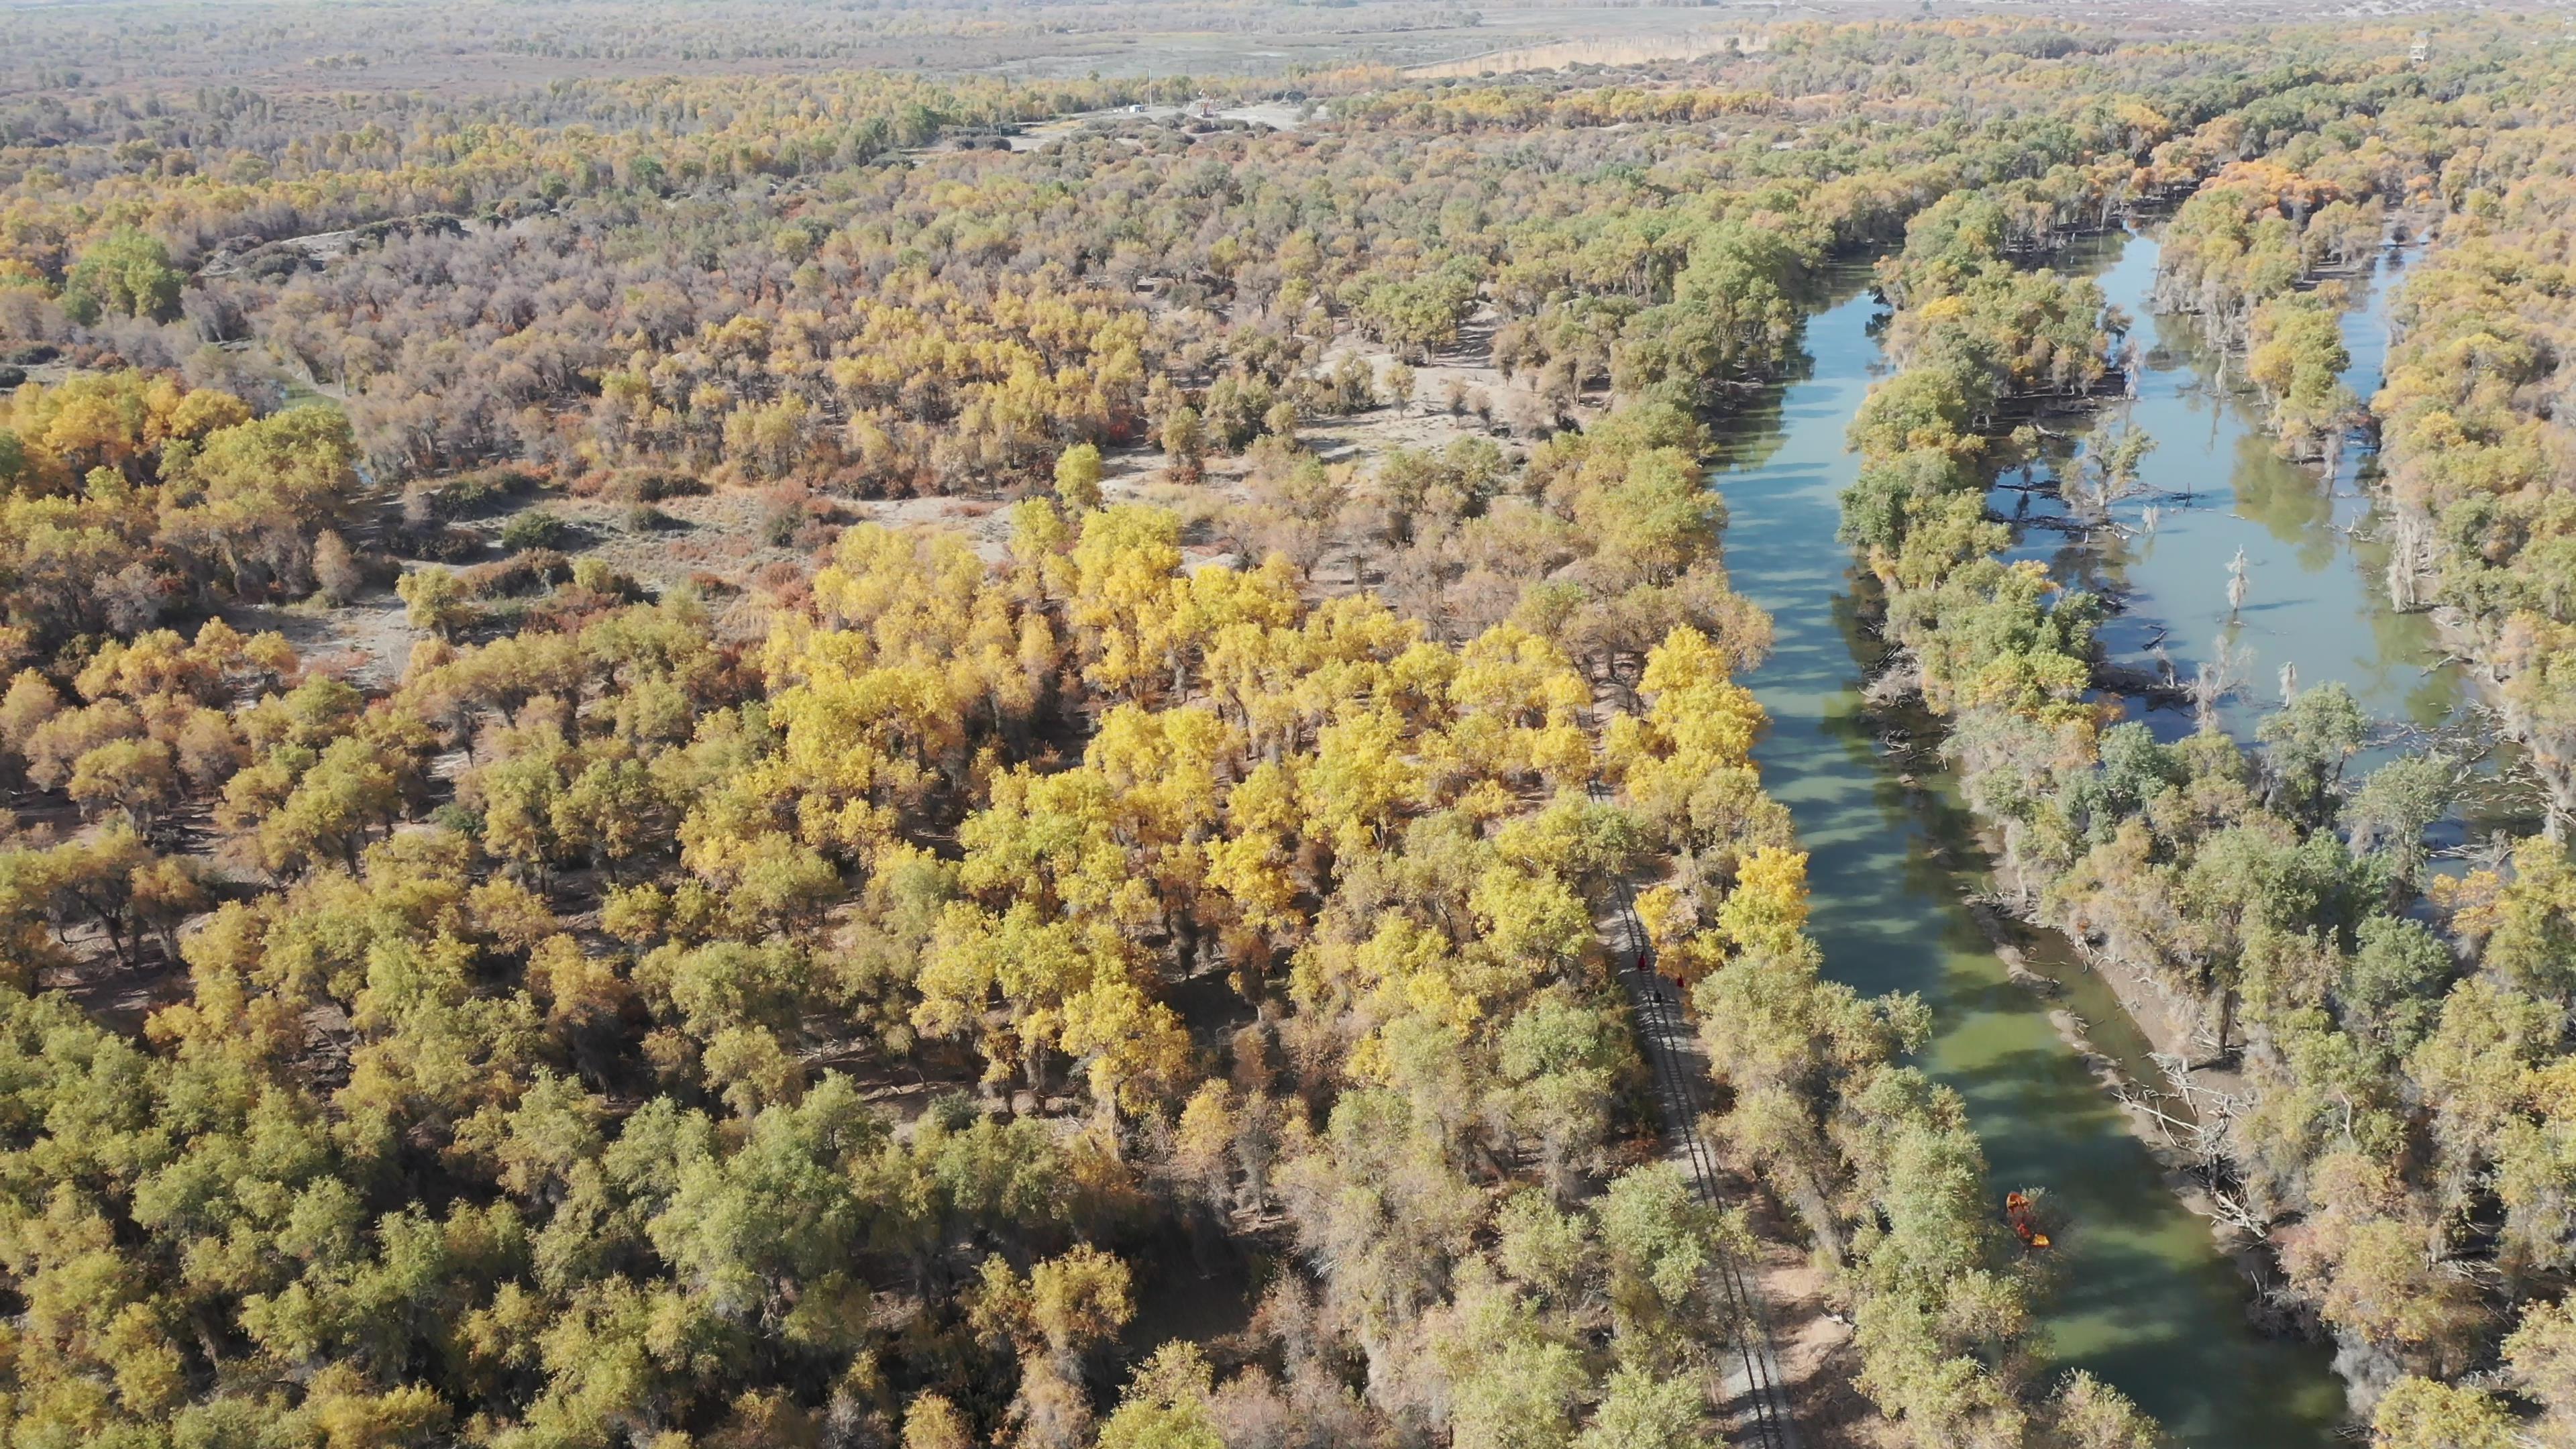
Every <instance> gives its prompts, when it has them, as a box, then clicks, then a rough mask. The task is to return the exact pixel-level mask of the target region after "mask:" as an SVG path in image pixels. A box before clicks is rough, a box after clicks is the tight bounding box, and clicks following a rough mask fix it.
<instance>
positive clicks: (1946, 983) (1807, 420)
mask: <svg viewBox="0 0 2576 1449" xmlns="http://www.w3.org/2000/svg"><path fill="white" fill-rule="evenodd" d="M2145 250H2146V249H2145V248H2143V247H2132V248H2130V252H2131V255H2130V256H2128V257H2124V258H2122V259H2121V260H2120V261H2117V262H2114V263H2113V265H2112V274H2111V275H2108V276H2106V278H2105V280H2106V283H2116V282H2118V281H2120V280H2121V279H2120V278H2119V277H2118V275H2117V274H2118V273H2119V272H2120V270H2121V268H2122V266H2123V265H2126V264H2135V263H2136V262H2137V257H2136V255H2135V254H2136V253H2139V252H2143V251H2145ZM2146 264H2147V265H2149V266H2151V265H2152V260H2151V259H2149V260H2148V261H2147V263H2146ZM1859 281H1860V278H1859V277H1858V275H1857V274H1851V275H1847V276H1846V277H1845V278H1844V279H1843V285H1842V286H1841V287H1840V288H1839V289H1837V290H1836V292H1835V294H1834V295H1837V296H1839V297H1840V298H1842V300H1840V301H1838V302H1836V303H1834V304H1833V305H1831V306H1828V307H1826V308H1825V309H1824V310H1822V311H1820V312H1818V313H1816V314H1814V315H1813V316H1811V317H1810V318H1809V320H1808V323H1807V331H1806V348H1807V352H1808V355H1809V357H1810V359H1811V361H1812V367H1811V369H1810V370H1809V373H1808V375H1807V376H1806V377H1804V378H1803V379H1801V380H1798V381H1795V382H1792V383H1790V384H1788V385H1786V386H1785V387H1782V388H1779V389H1777V390H1776V391H1775V394H1774V398H1775V399H1776V404H1775V405H1770V406H1764V407H1759V408H1755V409H1752V410H1750V411H1749V413H1748V415H1747V417H1746V418H1745V419H1744V422H1743V425H1742V426H1741V427H1740V428H1739V429H1738V431H1737V435H1736V437H1735V438H1734V440H1733V443H1732V446H1731V448H1730V450H1729V452H1728V453H1727V454H1726V455H1724V456H1723V457H1722V458H1721V460H1720V463H1719V467H1718V470H1717V473H1716V475H1715V477H1714V479H1713V481H1714V484H1715V486H1716V487H1717V488H1718V489H1719V490H1720V491H1721V492H1722V493H1723V494H1724V495H1725V497H1726V500H1727V504H1728V508H1729V512H1730V522H1729V525H1728V535H1727V568H1728V571H1729V573H1730V575H1731V576H1732V578H1733V580H1734V584H1735V587H1736V588H1737V589H1738V590H1740V591H1741V592H1743V593H1744V594H1745V595H1746V596H1748V597H1750V598H1751V599H1753V600H1754V601H1755V602H1756V603H1758V604H1760V605H1762V606H1763V607H1764V608H1766V609H1768V610H1770V611H1771V614H1772V617H1773V619H1774V621H1775V624H1776V629H1777V643H1776V647H1775V650H1774V652H1773V654H1772V656H1771V658H1770V659H1769V660H1768V661H1767V662H1766V663H1765V664H1764V665H1763V667H1762V668H1761V669H1759V670H1757V671H1755V672H1754V673H1753V674H1751V675H1750V676H1748V677H1747V678H1746V679H1745V681H1744V683H1745V684H1746V685H1747V686H1749V687H1750V688H1751V689H1752V690H1753V691H1754V693H1755V694H1756V695H1757V696H1758V697H1759V698H1760V699H1761V701H1762V703H1763V705H1764V707H1765V708H1767V709H1768V710H1769V711H1770V714H1771V721H1772V723H1771V729H1770V732H1769V733H1768V735H1767V736H1766V737H1765V738H1764V740H1763V742H1762V744H1761V745H1760V747H1759V748H1758V749H1757V750H1756V751H1755V755H1756V759H1757V761H1758V763H1759V764H1760V766H1761V769H1762V774H1763V778H1764V780H1765V782H1766V784H1767V785H1768V786H1769V788H1770V790H1771V792H1772V794H1774V795H1775V796H1777V797H1778V798H1779V799H1780V800H1781V802H1782V803H1784V804H1785V805H1787V806H1788V808H1789V810H1790V812H1791V813H1792V815H1793V816H1794V817H1795V818H1796V821H1797V826H1798V832H1799V836H1800V840H1801V843H1802V844H1803V845H1804V846H1805V848H1806V849H1807V850H1808V851H1809V852H1810V862H1809V879H1810V884H1811V886H1812V889H1813V892H1814V900H1813V907H1814V917H1813V922H1812V928H1813V930H1814V933H1815V936H1816V939H1817V940H1818V942H1819V944H1820V945H1821V946H1822V947H1823V949H1824V953H1825V962H1826V968H1825V969H1826V971H1827V973H1828V974H1829V975H1831V976H1832V977H1834V978H1835V979H1837V980H1841V981H1845V982H1848V983H1850V984H1851V985H1852V986H1854V987H1856V988H1858V989H1860V990H1862V991H1865V992H1885V991H1913V992H1917V993H1920V994H1921V995H1922V997H1923V998H1924V1000H1925V1001H1926V1002H1927V1003H1928V1004H1929V1005H1930V1007H1931V1008H1932V1012H1933V1018H1934V1038H1933V1040H1932V1042H1931V1043H1930V1044H1929V1046H1928V1047H1927V1048H1926V1050H1925V1052H1924V1053H1923V1056H1922V1065H1923V1066H1924V1067H1925V1069H1926V1070H1927V1071H1929V1072H1931V1073H1932V1074H1933V1075H1934V1076H1935V1077H1936V1078H1938V1079H1939V1080H1941V1081H1942V1082H1944V1083H1946V1084H1948V1085H1949V1086H1951V1087H1953V1088H1955V1089H1957V1090H1958V1091H1959V1093H1960V1094H1961V1095H1962V1096H1963V1097H1964V1098H1965V1099H1966V1101H1967V1104H1968V1110H1969V1113H1970V1116H1971V1117H1972V1119H1973V1121H1974V1124H1975V1126H1976V1129H1977V1132H1978V1134H1979V1135H1980V1136H1981V1137H1982V1138H1983V1139H1984V1142H1985V1145H1986V1151H1987V1154H1988V1156H1989V1158H1990V1159H1991V1161H1992V1164H1993V1168H1994V1192H1995V1197H1996V1199H1997V1202H1998V1207H2000V1201H2001V1198H2002V1195H2003V1194H2004V1193H2005V1192H2006V1191H2008V1190H2011V1189H2014V1188H2041V1189H2044V1190H2045V1191H2046V1193H2047V1194H2048V1200H2049V1202H2050V1204H2051V1207H2052V1210H2053V1213H2054V1215H2055V1216H2056V1217H2058V1218H2059V1219H2061V1220H2062V1221H2063V1222H2064V1223H2065V1224H2066V1230H2065V1231H2064V1232H2063V1233H2062V1234H2061V1235H2060V1239H2061V1241H2060V1247H2059V1249H2058V1250H2057V1251H2056V1252H2054V1253H2053V1254H2052V1255H2051V1267H2052V1270H2053V1273H2054V1275H2055V1276H2056V1278H2057V1280H2058V1284H2057V1288H2056V1291H2055V1292H2054V1293H2053V1294H2052V1295H2051V1296H2050V1298H2049V1301H2048V1302H2047V1304H2046V1305H2045V1310H2044V1312H2043V1313H2042V1315H2041V1321H2040V1327H2041V1330H2042V1333H2041V1337H2042V1340H2043V1343H2044V1346H2045V1351H2046V1353H2047V1355H2048V1357H2049V1359H2050V1361H2051V1362H2052V1363H2053V1364H2055V1365H2057V1366H2060V1367H2065V1368H2084V1369H2089V1370H2091V1371H2093V1372H2095V1373H2098V1374H2100V1375H2101V1376H2102V1377H2104V1378H2106V1379H2108V1380H2109V1381H2111V1382H2112V1383H2114V1384H2116V1385H2118V1386H2119V1387H2120V1388H2121V1389H2123V1390H2124V1391H2126V1392H2127V1393H2129V1394H2130V1395H2131V1396H2132V1397H2133V1398H2135V1399H2136V1400H2137V1401H2138V1402H2139V1404H2140V1405H2141V1406H2143V1407H2144V1408H2145V1409H2147V1410H2148V1412H2150V1413H2152V1414H2154V1415H2155V1416H2156V1417H2157V1418H2159V1419H2160V1420H2162V1421H2163V1422H2164V1423H2165V1424H2166V1425H2167V1426H2168V1427H2170V1428H2171V1429H2172V1430H2173V1431H2174V1432H2175V1435H2176V1437H2177V1439H2178V1441H2180V1442H2182V1443H2186V1444H2190V1445H2193V1446H2196V1449H2300V1446H2310V1445H2314V1446H2324V1445H2326V1444H2329V1443H2331V1442H2333V1440H2334V1436H2333V1433H2332V1429H2333V1426H2334V1424H2335V1423H2336V1422H2337V1421H2338V1419H2339V1418H2340V1417H2341V1414H2342V1410H2343V1393H2342V1388H2341V1385H2340V1383H2339V1382H2338V1381H2337V1380H2336V1378H2335V1377H2334V1376H2333V1374H2332V1372H2331V1370H2330V1367H2329V1359H2328V1355H2327V1353H2326V1351H2325V1350H2324V1349H2323V1348H2321V1347H2318V1346H2316V1345H2310V1344H2303V1343H2295V1342H2289V1341H2285V1340H2280V1339H2275V1338H2270V1337H2266V1336H2265V1335H2263V1334H2261V1333H2259V1332H2257V1331H2256V1330H2255V1329H2254V1328H2253V1327H2252V1326H2251V1324H2250V1323H2249V1321H2248V1315H2247V1307H2248V1304H2249V1300H2250V1290H2249V1289H2248V1287H2247V1285H2246V1284H2245V1282H2244V1280H2243V1279H2242V1278H2241V1277H2240V1276H2239V1275H2238V1274H2237V1273H2236V1272H2235V1270H2234V1269H2233V1267H2232V1266H2231V1265H2230V1264H2229V1263H2228V1261H2227V1260H2226V1258H2225V1257H2224V1256H2223V1255H2221V1254H2220V1253H2219V1251H2218V1250H2217V1248H2216V1246H2215V1243H2214V1241H2213V1239H2212V1237H2211V1234H2210V1231H2209V1228H2208V1225H2207V1224H2206V1223H2204V1222H2203V1221H2202V1220H2201V1219H2199V1218H2198V1217H2195V1216H2194V1215H2193V1214H2191V1213H2190V1212H2189V1211H2187V1210H2186V1209H2185V1208H2184V1207H2183V1206H2182V1205H2181V1203H2180V1202H2179V1201H2178V1200H2177V1199H2176V1198H2175V1196H2174V1195H2173V1193H2172V1191H2171V1190H2170V1188H2169V1187H2168V1185H2167V1183H2166V1182H2165V1180H2164V1177H2163V1175H2162V1173H2161V1171H2160V1169H2159V1168H2158V1167H2157V1165H2156V1164H2155V1162H2154V1160H2153V1159H2152V1158H2151V1157H2149V1156H2148V1154H2147V1152H2146V1149H2145V1148H2144V1147H2143V1146H2142V1145H2141V1144H2140V1143H2139V1142H2138V1141H2137V1140H2136V1139H2135V1138H2134V1137H2133V1136H2131V1135H2130V1133H2129V1131H2128V1128H2127V1125H2126V1123H2125V1122H2124V1120H2123V1118H2122V1117H2121V1115H2120V1113H2119V1111H2118V1109H2117V1108H2116V1107H2115V1106H2114V1105H2113V1103H2112V1102H2111V1100H2110V1099H2109V1098H2108V1097H2107V1096H2106V1095H2104V1093H2103V1092H2102V1090H2101V1089H2100V1087H2099V1086H2098V1085H2097V1084H2096V1083H2095V1082H2094V1081H2093V1079H2092V1078H2091V1077H2090V1076H2089V1075H2088V1074H2087V1073H2086V1071H2085V1070H2084V1068H2083V1066H2082V1063H2081V1061H2080V1060H2079V1058H2078V1057H2077V1056H2076V1054H2075V1053H2074V1051H2073V1050H2072V1049H2070V1048H2069V1047H2067V1046H2066V1045H2065V1043H2064V1042H2063V1041H2062V1040H2061V1039H2060V1038H2059V1037H2058V1035H2057V1033H2056V1031H2055V1029H2054V1028H2053V1027H2052V1026H2051V1025H2050V1022H2049V1020H2048V1016H2047V1011H2046V1007H2045V1005H2044V1004H2043V1003H2042V1002H2041V1001H2040V999H2039V998H2037V997H2036V996H2034V995H2033V994H2031V993H2030V992H2028V991H2026V990H2024V989H2023V988H2020V987H2017V986H2015V985H2013V984H2012V983H2011V982H2010V980H2009V979H2008V977H2007V974H2006V970H2005V967H2004V964H2003V962H2002V961H2001V960H2000V959H1999V958H1998V957H1997V956H1996V955H1995V953H1994V951H1993V950H1992V949H1991V948H1990V946H1989V945H1988V943H1987V941H1986V938H1985V936H1984V935H1983V933H1982V932H1981V931H1980V929H1979V928H1978V926H1977V925H1976V923H1975V921H1974V920H1973V919H1972V918H1971V917H1970V916H1969V914H1968V912H1967V910H1966V909H1965V907H1964V906H1963V904H1962V899H1963V897H1965V896H1967V895H1969V894H1971V893H1973V892H1975V891H1977V890H1979V889H1981V888H1982V886H1983V884H1984V871H1985V865H1986V862H1985V861H1984V860H1983V858H1982V857H1981V856H1980V855H1979V853H1978V851H1977V849H1976V847H1975V844H1974V841H1973V838H1972V832H1971V826H1970V822H1969V821H1968V819H1967V817H1966V816H1965V814H1964V812H1963V811H1962V810H1961V808H1960V807H1959V805H1958V803H1957V801H1956V800H1955V798H1954V797H1952V796H1951V795H1950V793H1949V792H1948V788H1947V783H1946V782H1945V781H1943V780H1941V779H1939V778H1936V777H1933V776H1929V775H1926V776H1924V777H1923V778H1922V780H1921V782H1920V784H1919V785H1918V784H1914V783H1909V782H1908V780H1907V778H1906V777H1905V776H1904V775H1903V773H1902V767H1900V766H1899V765H1898V764H1897V763H1896V762H1894V761H1892V760H1891V759H1890V758H1889V757H1888V756H1887V755H1886V754H1885V753H1884V752H1883V751H1882V750H1881V748H1880V747H1879V744H1878V742H1877V740H1876V738H1875V737H1874V733H1873V730H1872V728H1871V727H1870V725H1869V724H1868V723H1867V722H1866V721H1864V720H1863V719H1862V718H1861V715H1860V699H1859V695H1858V692H1857V691H1858V686H1859V683H1860V679H1861V674H1862V670H1863V664H1864V661H1866V660H1867V659H1869V658H1870V657H1871V656H1872V655H1873V654H1874V645H1873V644H1872V643H1871V641H1870V640H1869V639H1868V638H1867V637H1866V636H1865V635H1864V634H1863V633H1862V632H1861V631H1860V629H1859V628H1858V624H1857V620H1858V617H1859V609H1858V605H1857V603H1856V599H1855V594H1856V590H1857V588H1858V584H1857V582H1856V580H1855V578H1854V576H1853V570H1852V566H1851V557H1850V554H1849V552H1848V550H1846V549H1845V548H1844V547H1843V546H1842V545H1841V544H1840V543H1838V542H1837V541H1836V540H1835V537H1834V528H1835V523H1836V518H1837V512H1836V502H1835V499H1836V494H1837V493H1838V492H1839V490H1840V489H1841V488H1842V487H1843V486H1844V485H1845V484H1847V483H1848V482H1850V481H1851V478H1852V476H1853V474H1854V472H1855V471H1856V467H1857V463H1856V460H1855V459H1854V458H1853V457H1852V455H1851V454H1849V453H1848V452H1846V451H1845V449H1844V441H1843V440H1844V431H1845V429H1846V427H1847V426H1848V424H1849V422H1850V420H1851V417H1852V414H1853V411H1854V410H1855V409H1856V408H1857V407H1858V406H1859V404H1860V401H1861V397H1862V394H1863V393H1864V392H1865V391H1866V390H1867V389H1868V386H1869V384H1870V382H1871V381H1872V380H1873V379H1874V378H1875V377H1877V376H1880V375H1883V367H1884V363H1883V359H1882V357H1881V354H1880V349H1879V346H1878V342H1877V339H1876V336H1875V329H1874V327H1873V322H1874V320H1875V319H1876V318H1877V317H1878V316H1879V314H1880V311H1881V309H1880V308H1879V307H1878V305H1877V303H1876V302H1875V301H1874V300H1873V299H1872V298H1871V297H1870V296H1869V295H1867V294H1866V293H1864V292H1860V291H1858V285H1859ZM2219 414H2220V415H2219V416H2218V417H2217V418H2216V421H2215V423H2214V424H2212V423H2209V422H2207V421H2204V423H2203V424H2202V425H2203V426H2214V427H2215V428H2216V429H2217V430H2218V431H2219V433H2220V434H2221V435H2222V436H2221V438H2220V441H2219V442H2218V444H2216V445H2215V446H2219V447H2222V448H2224V449H2229V450H2232V449H2233V448H2234V447H2235V446H2236V445H2235V443H2234V441H2233V440H2232V439H2228V438H2226V437H2225V436H2224V434H2225V432H2226V430H2227V429H2229V428H2235V429H2237V430H2238V431H2239V432H2243V431H2245V430H2247V427H2248V424H2247V421H2246V420H2245V419H2244V418H2243V417H2241V416H2237V415H2232V414H2229V413H2228V412H2227V410H2226V409H2224V408H2222V409H2220V410H2219ZM2232 455H2233V454H2232V452H2222V453H2221V454H2220V456H2232ZM2168 456H2172V455H2168ZM2221 563H2222V565H2223V563H2224V559H2223V558H2222V560H2221ZM2222 583H2223V577H2222ZM2285 587H2286V586H2285ZM2186 667H2188V666H2186ZM2035 944H2036V945H2038V946H2039V947H2041V948H2042V949H2040V950H2039V951H2038V952H2037V953H2036V954H2037V958H2038V963H2039V964H2040V965H2041V966H2042V968H2043V969H2049V968H2050V966H2051V961H2050V959H2049V958H2050V953H2049V952H2048V951H2046V950H2045V949H2044V948H2045V946H2046V944H2047V943H2046V942H2045V941H2042V942H2039V943H2035ZM2053 974H2058V975H2060V976H2061V979H2063V980H2064V981H2065V983H2066V985H2067V987H2068V993H2067V995H2066V996H2065V997H2064V998H2062V1004H2063V1005H2064V1006H2066V1007H2067V1008H2068V1009H2070V1010H2072V1011H2074V1012H2075V1013H2076V1014H2077V1015H2078V1016H2080V1017H2082V1018H2084V1019H2085V1020H2087V1021H2088V1022H2090V1023H2091V1024H2092V1035H2093V1038H2094V1040H2095V1043H2096V1045H2097V1046H2098V1047H2100V1048H2101V1049H2103V1050H2104V1051H2106V1052H2107V1053H2109V1054H2110V1055H2112V1056H2114V1057H2116V1058H2122V1059H2127V1060H2136V1059H2139V1058H2140V1057H2142V1056H2143V1053H2144V1043H2143V1042H2141V1041H2140V1040H2139V1039H2138V1037H2137V1033H2136V1032H2135V1030H2134V1028H2132V1027H2130V1026H2129V1024H2128V1022H2127V1019H2126V1018H2125V1017H2124V1016H2122V1015H2121V1014H2120V1012H2119V1010H2118V1007H2117V1004H2116V1002H2114V1001H2113V1000H2112V998H2111V997H2110V995H2109V992H2108V991H2107V989H2106V988H2105V987H2104V986H2103V984H2102V983H2101V982H2100V981H2099V980H2097V979H2096V978H2093V977H2091V976H2089V975H2087V974H2085V973H2083V972H2082V971H2080V970H2062V971H2056V972H2054V973H2053Z"/></svg>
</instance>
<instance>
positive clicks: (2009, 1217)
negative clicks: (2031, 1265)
mask: <svg viewBox="0 0 2576 1449" xmlns="http://www.w3.org/2000/svg"><path fill="white" fill-rule="evenodd" d="M2004 1221H2005V1222H2007V1223H2010V1224H2012V1230H2013V1235H2014V1236H2015V1237H2018V1238H2020V1239H2021V1240H2022V1243H2023V1245H2024V1246H2026V1247H2032V1248H2045V1247H2047V1246H2048V1234H2046V1233H2043V1232H2041V1231H2040V1230H2039V1224H2038V1223H2036V1222H2034V1221H2033V1220H2032V1218H2031V1201H2030V1197H2029V1195H2028V1194H2026V1193H2018V1192H2014V1193H2006V1194H2005V1195H2004Z"/></svg>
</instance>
